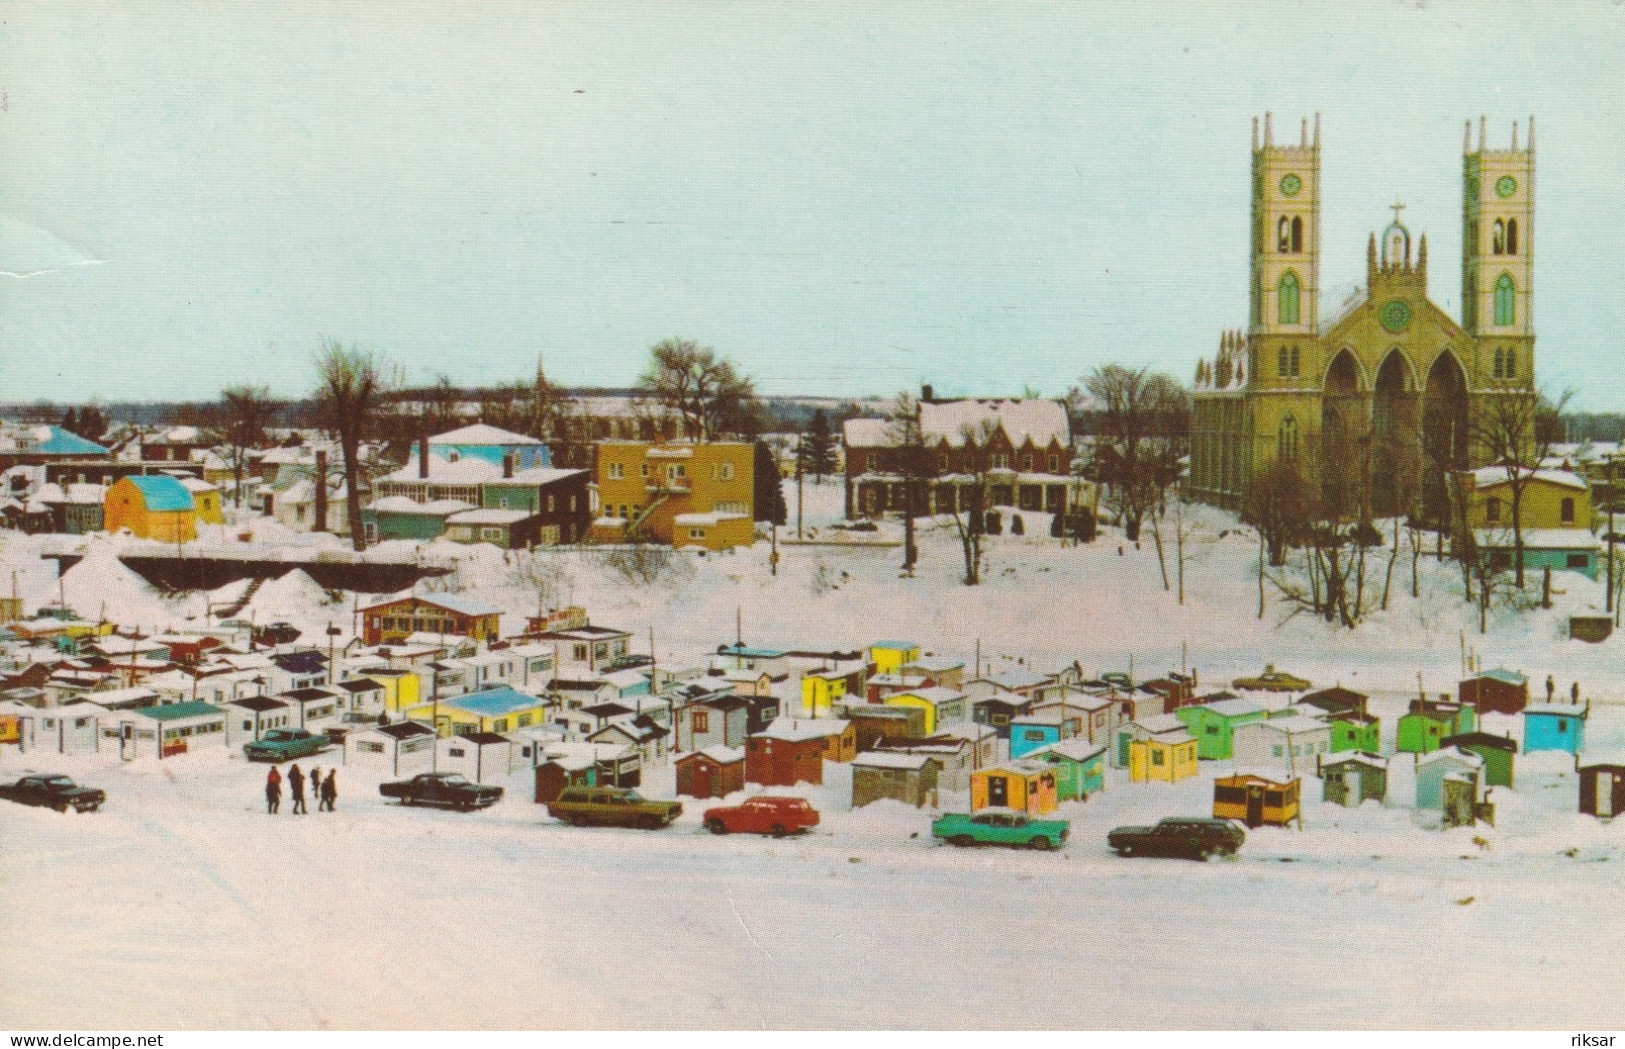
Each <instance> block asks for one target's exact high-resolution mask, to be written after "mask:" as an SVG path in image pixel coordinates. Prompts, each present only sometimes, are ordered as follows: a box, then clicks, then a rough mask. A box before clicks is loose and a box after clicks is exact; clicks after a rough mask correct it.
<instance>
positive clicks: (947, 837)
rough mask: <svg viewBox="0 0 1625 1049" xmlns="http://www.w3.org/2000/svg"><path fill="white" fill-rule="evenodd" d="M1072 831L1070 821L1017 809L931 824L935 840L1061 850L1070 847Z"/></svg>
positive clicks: (946, 818)
mask: <svg viewBox="0 0 1625 1049" xmlns="http://www.w3.org/2000/svg"><path fill="white" fill-rule="evenodd" d="M1071 830H1072V824H1070V823H1068V822H1067V821H1066V820H1035V819H1033V818H1032V817H1031V816H1029V815H1027V814H1026V813H1025V812H1017V811H1015V810H1013V809H983V810H982V811H980V812H973V813H971V814H969V815H964V814H961V813H948V814H947V815H945V816H942V817H940V818H938V819H936V820H933V821H932V822H931V836H932V837H933V838H941V839H943V840H944V841H946V842H947V843H948V844H950V845H959V846H969V845H1008V846H1012V847H1014V848H1028V849H1058V848H1060V847H1061V846H1062V845H1064V844H1066V836H1067V834H1069V833H1070V832H1071Z"/></svg>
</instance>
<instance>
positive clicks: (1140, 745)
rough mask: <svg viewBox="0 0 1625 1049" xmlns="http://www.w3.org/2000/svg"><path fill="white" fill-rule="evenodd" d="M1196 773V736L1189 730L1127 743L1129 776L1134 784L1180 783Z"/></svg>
mask: <svg viewBox="0 0 1625 1049" xmlns="http://www.w3.org/2000/svg"><path fill="white" fill-rule="evenodd" d="M1194 775H1196V739H1195V737H1194V736H1192V735H1191V734H1190V733H1188V732H1170V733H1167V734H1166V735H1162V736H1152V737H1151V738H1150V739H1137V740H1134V741H1133V742H1131V743H1130V744H1129V745H1128V778H1129V780H1130V782H1133V783H1147V782H1151V781H1153V780H1154V781H1158V782H1162V783H1177V782H1178V781H1179V780H1182V779H1186V778H1187V777H1190V776H1194Z"/></svg>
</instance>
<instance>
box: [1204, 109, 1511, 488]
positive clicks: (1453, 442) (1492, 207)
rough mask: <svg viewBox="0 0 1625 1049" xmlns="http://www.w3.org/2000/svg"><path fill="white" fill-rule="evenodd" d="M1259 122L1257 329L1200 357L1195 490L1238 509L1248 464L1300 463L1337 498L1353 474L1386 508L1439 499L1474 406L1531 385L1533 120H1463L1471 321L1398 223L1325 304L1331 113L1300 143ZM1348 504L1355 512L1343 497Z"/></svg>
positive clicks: (1252, 324)
mask: <svg viewBox="0 0 1625 1049" xmlns="http://www.w3.org/2000/svg"><path fill="white" fill-rule="evenodd" d="M1259 131H1260V129H1259V122H1258V120H1257V118H1254V121H1253V171H1252V175H1253V183H1252V202H1253V203H1252V226H1251V238H1252V243H1251V249H1250V255H1251V261H1252V266H1251V268H1250V270H1249V288H1248V321H1247V328H1246V329H1245V330H1244V331H1243V330H1239V329H1238V330H1234V331H1227V332H1225V333H1224V334H1223V335H1222V336H1221V337H1220V339H1219V351H1218V354H1217V356H1216V357H1215V358H1214V359H1212V360H1211V361H1208V360H1204V361H1202V362H1201V363H1200V364H1199V365H1198V366H1197V374H1196V389H1195V395H1194V414H1193V417H1192V424H1191V473H1190V486H1191V489H1192V493H1193V495H1194V496H1195V497H1196V498H1199V499H1202V500H1204V501H1206V502H1211V503H1215V504H1218V505H1221V506H1227V507H1232V508H1239V507H1241V506H1242V504H1243V502H1244V500H1245V497H1246V492H1247V488H1248V484H1249V482H1250V480H1251V478H1252V477H1254V476H1255V475H1256V474H1258V473H1259V472H1260V471H1262V470H1264V469H1266V468H1267V467H1268V466H1269V464H1271V463H1272V462H1277V461H1281V462H1290V463H1293V464H1294V465H1295V466H1297V467H1298V469H1299V470H1300V472H1301V474H1302V475H1303V476H1304V477H1305V478H1307V479H1310V480H1318V482H1319V484H1320V485H1321V486H1322V491H1323V492H1324V493H1325V495H1326V498H1327V499H1328V500H1332V501H1333V502H1334V503H1336V502H1338V501H1339V499H1340V498H1341V497H1340V496H1339V495H1338V494H1337V493H1338V492H1346V491H1349V490H1352V487H1351V485H1352V478H1353V476H1354V475H1355V474H1356V473H1357V474H1359V475H1360V477H1361V478H1362V479H1363V481H1364V485H1363V487H1362V488H1361V489H1360V490H1361V491H1365V492H1369V499H1370V503H1369V506H1368V507H1367V509H1369V510H1370V511H1371V512H1374V513H1376V514H1378V515H1382V514H1389V513H1405V512H1412V511H1416V510H1421V511H1422V512H1423V513H1424V515H1426V516H1429V517H1436V516H1437V513H1438V511H1440V510H1442V503H1441V500H1442V498H1443V491H1444V484H1445V480H1444V479H1445V476H1446V475H1447V473H1448V472H1449V471H1450V470H1455V469H1463V468H1466V467H1468V466H1472V465H1477V463H1476V462H1474V461H1473V460H1474V459H1475V458H1478V457H1480V456H1477V455H1476V453H1475V448H1474V443H1475V442H1473V440H1472V439H1471V436H1470V434H1471V430H1472V427H1471V425H1470V420H1472V419H1473V418H1474V417H1475V415H1474V413H1475V412H1478V411H1479V410H1481V408H1482V407H1483V405H1484V403H1485V399H1486V398H1494V397H1508V396H1512V397H1523V398H1528V397H1532V396H1534V374H1535V359H1534V351H1535V331H1534V325H1533V317H1532V315H1531V309H1530V306H1531V302H1532V291H1533V289H1532V287H1531V283H1530V276H1531V272H1532V263H1533V258H1534V239H1535V238H1534V232H1535V230H1534V189H1535V122H1534V119H1533V118H1530V121H1529V128H1528V138H1527V142H1526V144H1525V146H1524V147H1523V148H1520V147H1519V142H1518V126H1517V124H1516V123H1514V124H1513V126H1512V136H1511V141H1510V148H1508V149H1490V148H1488V147H1487V146H1486V130H1485V123H1484V120H1483V119H1482V118H1480V121H1479V126H1478V142H1477V146H1476V148H1475V147H1474V144H1473V128H1472V124H1471V122H1469V123H1468V125H1467V135H1466V141H1465V143H1464V144H1463V156H1462V217H1463V224H1462V225H1463V230H1464V233H1463V237H1462V245H1461V260H1462V267H1461V268H1462V298H1461V301H1462V317H1461V319H1460V320H1459V321H1458V320H1456V319H1455V318H1453V317H1451V316H1450V315H1449V314H1447V313H1445V311H1444V310H1442V309H1440V308H1439V307H1438V306H1437V305H1435V304H1434V303H1433V302H1432V301H1431V300H1430V299H1429V298H1428V287H1427V281H1428V243H1427V237H1426V235H1425V234H1424V235H1423V236H1421V237H1420V238H1418V239H1417V240H1416V241H1415V242H1414V243H1413V241H1412V238H1411V231H1410V230H1409V229H1408V228H1407V227H1406V225H1405V223H1404V222H1403V221H1402V219H1401V217H1400V211H1401V210H1402V208H1403V205H1400V204H1396V205H1394V206H1393V207H1394V219H1393V221H1392V222H1391V223H1389V224H1388V226H1387V228H1386V229H1384V230H1383V231H1382V234H1381V235H1380V237H1379V236H1378V235H1377V234H1375V233H1373V234H1372V236H1371V239H1370V242H1369V245H1368V247H1367V249H1366V250H1367V257H1366V283H1365V287H1364V289H1362V290H1361V291H1359V292H1357V293H1356V294H1355V295H1353V296H1352V297H1351V298H1350V299H1349V300H1348V301H1347V302H1346V303H1344V304H1343V306H1342V308H1340V309H1339V310H1338V311H1337V313H1336V315H1335V316H1332V317H1331V318H1330V319H1329V321H1328V322H1327V323H1324V324H1323V323H1322V322H1321V317H1320V305H1321V304H1320V291H1321V287H1320V249H1321V243H1320V210H1321V196H1320V118H1319V116H1318V115H1317V116H1316V117H1315V119H1314V125H1313V130H1312V131H1311V129H1310V123H1309V121H1307V120H1305V121H1304V122H1303V125H1302V128H1301V132H1300V138H1299V141H1298V143H1297V144H1296V145H1290V144H1277V143H1276V141H1275V135H1274V129H1273V127H1272V126H1271V118H1270V117H1269V115H1266V116H1265V117H1264V121H1263V135H1262V142H1260V135H1259ZM1338 512H1340V513H1352V512H1353V508H1351V507H1349V506H1347V505H1340V506H1339V507H1338Z"/></svg>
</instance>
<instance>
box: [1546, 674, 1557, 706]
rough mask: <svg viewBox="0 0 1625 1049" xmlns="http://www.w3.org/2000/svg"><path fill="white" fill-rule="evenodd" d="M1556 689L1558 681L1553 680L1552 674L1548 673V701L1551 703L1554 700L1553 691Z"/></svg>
mask: <svg viewBox="0 0 1625 1049" xmlns="http://www.w3.org/2000/svg"><path fill="white" fill-rule="evenodd" d="M1556 689H1557V682H1555V681H1553V680H1552V675H1550V674H1547V675H1546V702H1548V703H1550V702H1551V701H1552V693H1553V691H1555V690H1556Z"/></svg>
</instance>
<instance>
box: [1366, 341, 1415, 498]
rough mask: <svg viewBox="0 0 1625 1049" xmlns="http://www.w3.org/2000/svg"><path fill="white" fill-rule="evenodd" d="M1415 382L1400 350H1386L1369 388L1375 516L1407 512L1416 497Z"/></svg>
mask: <svg viewBox="0 0 1625 1049" xmlns="http://www.w3.org/2000/svg"><path fill="white" fill-rule="evenodd" d="M1416 409H1417V405H1416V383H1415V382H1414V381H1413V380H1412V378H1411V369H1410V366H1409V364H1408V362H1407V361H1406V360H1405V356H1404V354H1402V353H1400V352H1399V350H1398V349H1397V348H1396V349H1393V350H1390V351H1388V356H1387V357H1385V358H1383V361H1382V366H1381V367H1380V368H1378V369H1377V381H1376V383H1375V384H1374V385H1373V386H1372V397H1371V438H1372V464H1371V480H1372V502H1373V504H1374V507H1373V508H1374V510H1375V513H1376V514H1377V516H1378V517H1390V516H1394V515H1396V514H1404V513H1408V512H1409V511H1410V510H1411V506H1410V503H1411V500H1412V499H1413V498H1414V497H1415V485H1416V459H1417V455H1416V444H1417V440H1418V437H1419V435H1418V433H1417V417H1416Z"/></svg>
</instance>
